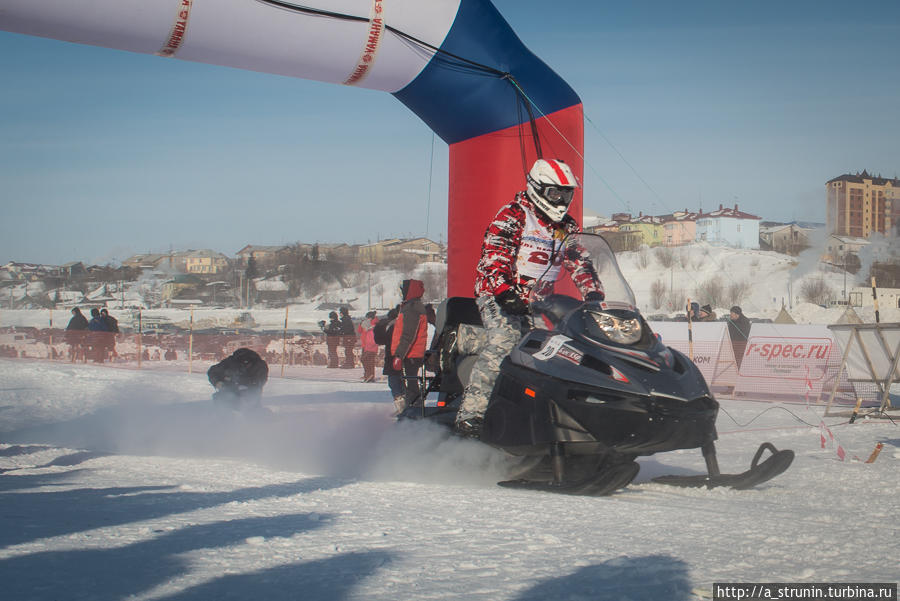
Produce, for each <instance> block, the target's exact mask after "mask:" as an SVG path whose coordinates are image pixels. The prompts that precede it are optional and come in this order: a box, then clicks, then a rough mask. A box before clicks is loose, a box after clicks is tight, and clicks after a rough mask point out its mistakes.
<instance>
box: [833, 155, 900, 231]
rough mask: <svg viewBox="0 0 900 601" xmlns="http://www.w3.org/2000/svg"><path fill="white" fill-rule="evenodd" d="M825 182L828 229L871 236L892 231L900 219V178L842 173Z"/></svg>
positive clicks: (864, 173) (863, 173) (865, 173)
mask: <svg viewBox="0 0 900 601" xmlns="http://www.w3.org/2000/svg"><path fill="white" fill-rule="evenodd" d="M825 185H826V195H827V200H826V203H827V204H826V211H825V219H826V226H827V228H828V232H829V233H831V234H836V235H838V236H852V237H856V238H868V237H869V236H871V235H872V233H873V232H879V233H881V234H886V235H887V234H890V233H891V231H892V229H893V228H894V226H895V225H896V224H897V223H898V222H900V180H898V179H888V178H884V177H880V176H878V177H876V176H872V175H869V174H868V173H867V172H865V171H863V172H862V173H857V174H856V175H850V174H846V175H841V176H839V177H836V178H834V179H832V180H829V181H828V183H827V184H825Z"/></svg>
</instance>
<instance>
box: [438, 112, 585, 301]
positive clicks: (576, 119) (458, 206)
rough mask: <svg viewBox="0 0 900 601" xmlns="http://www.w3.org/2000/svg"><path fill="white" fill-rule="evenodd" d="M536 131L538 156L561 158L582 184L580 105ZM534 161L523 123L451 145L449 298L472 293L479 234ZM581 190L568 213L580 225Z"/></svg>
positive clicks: (546, 121)
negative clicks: (538, 139)
mask: <svg viewBox="0 0 900 601" xmlns="http://www.w3.org/2000/svg"><path fill="white" fill-rule="evenodd" d="M537 129H538V135H539V136H540V140H541V150H542V151H543V154H544V157H543V158H548V159H562V160H564V161H565V162H566V163H568V164H569V166H570V167H571V168H572V171H573V172H574V173H575V175H576V176H577V177H578V179H579V183H583V175H584V161H583V160H582V158H581V157H582V156H583V155H584V112H583V109H582V105H581V104H577V105H575V106H572V107H569V108H567V109H563V110H561V111H557V112H555V113H551V114H550V115H547V116H546V117H541V118H539V119H537ZM523 149H524V153H525V154H524V161H523V155H522V152H523ZM537 158H538V156H537V152H536V150H535V146H534V140H533V137H532V133H531V126H530V124H528V123H525V124H523V125H520V126H516V127H511V128H509V129H504V130H500V131H496V132H493V133H490V134H485V135H483V136H478V137H477V138H470V139H468V140H464V141H462V142H457V143H456V144H451V145H450V194H449V211H448V212H449V215H448V221H447V294H448V296H469V297H471V296H473V295H474V283H475V267H476V266H477V265H478V259H479V257H480V256H481V243H482V241H483V239H484V231H485V229H486V228H487V226H488V224H489V223H490V222H491V220H492V219H493V218H494V215H496V214H497V211H498V210H499V209H500V207H501V206H503V205H504V204H506V203H507V202H509V201H510V200H512V198H513V196H515V194H516V192H519V191H520V190H524V189H525V174H526V173H527V172H528V170H529V169H530V168H531V165H532V164H533V163H534V161H535V160H537ZM582 191H583V189H582V188H581V187H579V189H578V190H577V191H576V193H575V199H574V200H573V201H572V207H571V208H570V209H569V214H571V215H572V216H573V217H575V219H576V220H577V221H578V223H579V224H581V217H582V214H581V208H582Z"/></svg>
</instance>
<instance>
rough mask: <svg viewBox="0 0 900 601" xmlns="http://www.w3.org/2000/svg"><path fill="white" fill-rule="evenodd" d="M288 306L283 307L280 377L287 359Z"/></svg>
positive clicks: (282, 375) (282, 374)
mask: <svg viewBox="0 0 900 601" xmlns="http://www.w3.org/2000/svg"><path fill="white" fill-rule="evenodd" d="M287 326H288V306H287V305H285V306H284V332H283V333H282V335H281V377H282V378H283V377H284V360H285V358H286V357H287Z"/></svg>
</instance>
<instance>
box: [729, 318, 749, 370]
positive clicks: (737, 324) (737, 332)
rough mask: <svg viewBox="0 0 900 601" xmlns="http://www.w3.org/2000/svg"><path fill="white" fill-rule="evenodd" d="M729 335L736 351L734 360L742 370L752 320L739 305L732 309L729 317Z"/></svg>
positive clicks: (732, 346)
mask: <svg viewBox="0 0 900 601" xmlns="http://www.w3.org/2000/svg"><path fill="white" fill-rule="evenodd" d="M728 335H729V336H730V337H731V348H733V349H734V360H735V362H736V363H737V367H738V369H741V361H743V359H744V351H745V350H746V348H747V339H748V338H749V337H750V320H749V319H747V316H746V315H744V312H743V311H742V310H741V308H740V307H739V306H737V305H735V306H733V307H732V308H731V312H730V313H729V315H728Z"/></svg>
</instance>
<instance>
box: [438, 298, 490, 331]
mask: <svg viewBox="0 0 900 601" xmlns="http://www.w3.org/2000/svg"><path fill="white" fill-rule="evenodd" d="M461 323H467V324H470V325H473V326H481V325H482V323H481V313H479V312H478V305H477V304H475V299H474V298H469V297H466V296H453V297H450V298H448V299H447V300H445V301H444V302H442V303H441V304H440V306H439V307H438V310H437V316H436V317H435V323H434V328H435V331H436V332H444V331H445V330H447V329H451V330H455V329H456V327H457V326H458V325H459V324H461Z"/></svg>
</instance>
